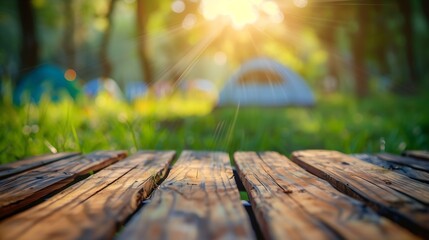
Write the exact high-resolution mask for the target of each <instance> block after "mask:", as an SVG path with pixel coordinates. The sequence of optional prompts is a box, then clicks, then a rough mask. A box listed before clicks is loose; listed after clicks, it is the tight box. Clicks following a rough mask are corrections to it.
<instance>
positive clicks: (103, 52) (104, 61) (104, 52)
mask: <svg viewBox="0 0 429 240" xmlns="http://www.w3.org/2000/svg"><path fill="white" fill-rule="evenodd" d="M116 1H117V0H110V4H109V9H108V10H107V15H106V19H107V27H106V29H105V30H104V35H103V39H102V40H101V46H100V62H101V68H102V69H101V78H108V77H110V76H111V74H112V63H111V62H110V60H109V56H108V47H109V41H110V36H111V34H112V26H113V21H112V16H113V12H114V9H115V3H116Z"/></svg>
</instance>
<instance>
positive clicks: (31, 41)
mask: <svg viewBox="0 0 429 240" xmlns="http://www.w3.org/2000/svg"><path fill="white" fill-rule="evenodd" d="M31 2H32V1H31V0H19V3H18V11H19V19H20V24H21V36H22V37H21V66H20V74H23V73H25V72H27V71H29V70H31V69H32V68H33V67H35V66H36V65H37V64H38V63H39V44H38V40H37V33H36V26H35V22H36V21H35V14H34V10H33V7H32V5H31Z"/></svg>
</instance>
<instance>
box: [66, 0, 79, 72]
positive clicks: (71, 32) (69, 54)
mask: <svg viewBox="0 0 429 240" xmlns="http://www.w3.org/2000/svg"><path fill="white" fill-rule="evenodd" d="M73 2H74V1H73V0H65V1H64V17H65V28H64V36H63V46H64V51H65V53H66V59H67V62H66V65H67V67H68V68H73V69H75V68H76V48H75V17H74V6H73Z"/></svg>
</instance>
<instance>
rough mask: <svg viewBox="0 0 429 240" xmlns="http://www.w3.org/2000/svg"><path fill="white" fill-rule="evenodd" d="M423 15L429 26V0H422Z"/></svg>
mask: <svg viewBox="0 0 429 240" xmlns="http://www.w3.org/2000/svg"><path fill="white" fill-rule="evenodd" d="M420 3H421V7H422V11H423V15H424V16H425V18H426V25H429V1H428V0H420Z"/></svg>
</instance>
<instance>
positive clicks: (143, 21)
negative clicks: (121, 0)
mask: <svg viewBox="0 0 429 240" xmlns="http://www.w3.org/2000/svg"><path fill="white" fill-rule="evenodd" d="M136 9H137V12H136V20H137V48H138V55H139V57H140V64H141V70H142V74H143V78H144V82H145V83H146V85H148V86H149V85H150V84H151V83H153V75H152V69H151V67H150V64H149V62H150V60H149V56H148V55H149V54H148V50H147V28H146V26H147V22H148V19H149V16H148V15H149V12H150V11H149V1H148V0H137V8H136Z"/></svg>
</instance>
